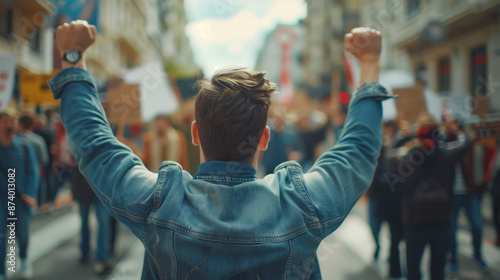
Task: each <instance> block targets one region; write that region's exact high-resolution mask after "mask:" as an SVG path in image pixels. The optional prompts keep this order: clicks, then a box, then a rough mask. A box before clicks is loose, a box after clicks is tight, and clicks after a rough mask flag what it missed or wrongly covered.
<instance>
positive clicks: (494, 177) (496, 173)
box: [488, 142, 500, 247]
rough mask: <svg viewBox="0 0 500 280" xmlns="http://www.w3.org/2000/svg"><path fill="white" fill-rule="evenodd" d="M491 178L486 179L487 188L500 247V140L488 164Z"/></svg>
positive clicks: (497, 244)
mask: <svg viewBox="0 0 500 280" xmlns="http://www.w3.org/2000/svg"><path fill="white" fill-rule="evenodd" d="M488 170H489V172H490V178H491V180H489V181H488V189H489V190H490V193H491V198H492V201H491V206H492V208H493V209H492V210H493V225H494V227H495V233H496V239H495V245H496V246H499V247H500V142H498V144H497V151H496V154H495V157H494V159H493V160H492V161H491V163H490V164H489V166H488Z"/></svg>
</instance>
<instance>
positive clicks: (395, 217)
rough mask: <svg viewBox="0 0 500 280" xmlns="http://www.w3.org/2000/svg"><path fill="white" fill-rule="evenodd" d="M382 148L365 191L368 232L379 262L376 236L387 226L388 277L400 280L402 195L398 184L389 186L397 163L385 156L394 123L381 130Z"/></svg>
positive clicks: (387, 124)
mask: <svg viewBox="0 0 500 280" xmlns="http://www.w3.org/2000/svg"><path fill="white" fill-rule="evenodd" d="M382 131H383V141H382V143H383V146H382V149H381V152H380V156H379V158H378V164H377V168H376V169H375V175H374V176H373V180H372V183H371V185H370V188H369V189H368V192H367V194H368V209H369V210H368V211H369V213H368V215H369V223H370V228H371V230H372V235H373V238H374V241H375V252H374V255H373V257H374V259H375V260H376V259H378V255H379V251H380V243H379V233H380V229H381V227H382V223H383V221H387V222H388V224H389V230H390V234H391V247H390V255H389V277H391V278H400V277H401V276H402V273H401V260H400V259H401V258H400V254H399V243H400V242H401V239H402V237H403V224H402V218H401V191H402V188H401V186H400V184H401V183H400V182H395V183H393V184H391V181H390V180H388V174H392V173H396V172H397V161H396V160H395V159H394V158H391V157H389V156H387V151H388V150H390V149H391V148H392V147H391V145H392V144H393V142H392V139H393V136H394V133H395V131H396V126H395V123H394V122H393V121H388V122H385V123H384V125H383V128H382Z"/></svg>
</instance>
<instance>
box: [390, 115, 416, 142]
mask: <svg viewBox="0 0 500 280" xmlns="http://www.w3.org/2000/svg"><path fill="white" fill-rule="evenodd" d="M414 138H415V132H414V130H413V126H412V124H411V123H410V122H409V121H407V120H399V121H398V125H397V126H396V131H395V133H394V136H393V140H392V141H393V145H392V147H393V148H399V147H402V146H404V145H405V144H407V143H408V142H410V141H412V140H413V139H414Z"/></svg>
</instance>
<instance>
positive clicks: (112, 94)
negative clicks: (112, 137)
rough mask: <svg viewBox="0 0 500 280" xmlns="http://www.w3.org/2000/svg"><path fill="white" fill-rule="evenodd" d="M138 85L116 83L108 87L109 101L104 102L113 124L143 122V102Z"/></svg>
mask: <svg viewBox="0 0 500 280" xmlns="http://www.w3.org/2000/svg"><path fill="white" fill-rule="evenodd" d="M140 101H141V100H140V92H139V86H138V85H126V84H115V85H114V86H113V87H110V88H108V92H107V101H106V103H105V104H103V107H104V110H105V111H106V115H107V117H108V120H109V122H110V123H112V124H137V123H141V102H140Z"/></svg>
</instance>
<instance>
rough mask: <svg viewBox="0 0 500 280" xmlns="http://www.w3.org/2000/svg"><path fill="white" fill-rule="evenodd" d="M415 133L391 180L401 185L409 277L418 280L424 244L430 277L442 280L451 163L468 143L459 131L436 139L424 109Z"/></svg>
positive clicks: (447, 236)
mask: <svg viewBox="0 0 500 280" xmlns="http://www.w3.org/2000/svg"><path fill="white" fill-rule="evenodd" d="M416 136H417V137H418V139H416V140H414V141H412V142H410V143H407V145H406V148H408V147H409V146H411V145H413V148H411V150H410V151H409V152H408V153H407V154H406V155H404V156H403V158H402V159H401V162H400V163H399V166H398V170H399V172H398V173H396V174H395V175H394V174H393V175H392V176H391V182H392V183H396V182H401V183H402V186H403V197H402V202H403V203H402V218H403V225H404V226H405V234H406V262H407V269H408V280H414V279H421V275H420V262H421V260H422V254H423V251H424V248H425V246H426V245H427V244H429V245H430V250H431V262H430V273H431V279H432V280H442V279H444V278H445V272H444V270H445V264H446V253H447V252H448V248H449V244H450V232H451V226H450V218H451V214H452V211H453V182H454V178H455V164H456V163H458V162H459V161H460V160H461V159H462V158H463V156H464V155H465V152H466V149H467V142H466V140H465V137H464V135H460V136H459V138H458V140H457V141H454V142H448V143H443V142H442V141H440V140H441V136H440V133H439V124H438V123H437V121H436V120H435V119H434V118H433V117H432V116H430V115H429V114H428V113H426V112H424V113H421V114H420V115H419V116H418V118H417V121H416Z"/></svg>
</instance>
